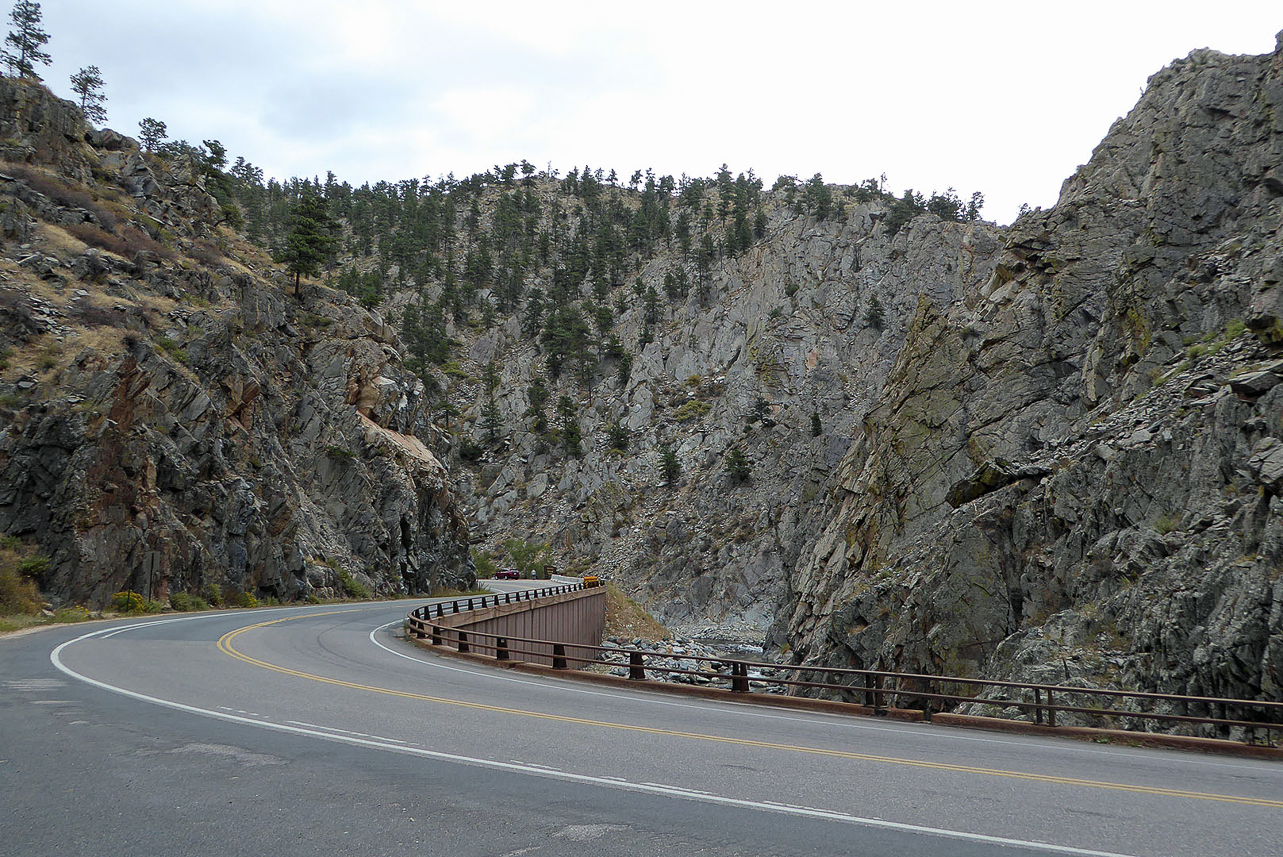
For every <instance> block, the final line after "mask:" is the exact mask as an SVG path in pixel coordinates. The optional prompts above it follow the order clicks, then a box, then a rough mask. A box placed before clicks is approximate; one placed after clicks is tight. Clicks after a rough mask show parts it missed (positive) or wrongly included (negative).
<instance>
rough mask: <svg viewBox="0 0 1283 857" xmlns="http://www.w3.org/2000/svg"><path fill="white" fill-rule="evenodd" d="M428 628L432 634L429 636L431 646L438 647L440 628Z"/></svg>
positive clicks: (436, 626) (438, 626) (439, 643)
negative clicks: (430, 637)
mask: <svg viewBox="0 0 1283 857" xmlns="http://www.w3.org/2000/svg"><path fill="white" fill-rule="evenodd" d="M428 627H429V630H430V631H431V632H432V634H431V636H432V645H434V646H439V645H441V626H440V625H430V626H428Z"/></svg>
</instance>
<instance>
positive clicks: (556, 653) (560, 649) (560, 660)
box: [552, 643, 566, 670]
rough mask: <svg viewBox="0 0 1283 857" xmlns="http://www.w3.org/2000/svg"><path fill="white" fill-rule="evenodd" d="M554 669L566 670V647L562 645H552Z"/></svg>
mask: <svg viewBox="0 0 1283 857" xmlns="http://www.w3.org/2000/svg"><path fill="white" fill-rule="evenodd" d="M552 668H553V669H555V670H564V669H566V647H565V645H564V644H562V643H553V644H552Z"/></svg>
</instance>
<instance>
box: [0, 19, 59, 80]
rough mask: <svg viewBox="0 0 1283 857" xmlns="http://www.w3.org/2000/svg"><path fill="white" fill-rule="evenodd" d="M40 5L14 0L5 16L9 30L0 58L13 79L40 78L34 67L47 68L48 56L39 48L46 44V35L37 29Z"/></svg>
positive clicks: (47, 35)
mask: <svg viewBox="0 0 1283 857" xmlns="http://www.w3.org/2000/svg"><path fill="white" fill-rule="evenodd" d="M40 18H41V12H40V4H39V3H35V2H32V0H18V2H17V3H15V4H13V11H12V12H10V13H9V22H10V23H11V24H12V25H13V29H12V30H10V31H9V35H7V36H5V39H4V44H5V47H4V49H3V50H2V51H0V57H2V58H3V60H4V62H5V63H7V64H8V66H9V73H10V74H12V75H13V76H14V77H30V78H33V79H35V80H39V79H40V75H38V74H36V65H37V64H40V65H49V63H50V62H51V61H52V57H50V56H49V54H47V53H45V52H44V51H42V50H41V49H40V48H41V47H42V46H43V45H44V44H45V43H46V42H48V41H49V34H48V33H46V32H45V31H44V30H42V29H40Z"/></svg>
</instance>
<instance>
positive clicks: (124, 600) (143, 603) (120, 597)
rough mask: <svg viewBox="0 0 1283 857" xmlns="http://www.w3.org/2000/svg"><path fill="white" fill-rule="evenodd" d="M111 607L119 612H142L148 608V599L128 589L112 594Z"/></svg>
mask: <svg viewBox="0 0 1283 857" xmlns="http://www.w3.org/2000/svg"><path fill="white" fill-rule="evenodd" d="M111 608H112V609H113V610H115V611H117V612H119V613H142V612H144V611H145V610H146V609H147V599H145V598H143V597H142V596H141V595H139V594H138V593H137V592H134V591H132V590H129V589H126V590H124V591H122V592H117V593H116V594H115V595H113V596H111Z"/></svg>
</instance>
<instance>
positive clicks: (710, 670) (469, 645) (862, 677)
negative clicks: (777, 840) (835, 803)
mask: <svg viewBox="0 0 1283 857" xmlns="http://www.w3.org/2000/svg"><path fill="white" fill-rule="evenodd" d="M440 606H441V605H431V606H427V607H421V608H418V609H417V610H415V611H414V612H413V613H411V614H410V616H409V617H408V618H407V620H406V625H407V630H408V631H409V633H410V634H411V635H413V636H414V637H417V638H420V639H423V640H425V641H426V642H429V643H431V644H432V645H433V646H450V647H453V648H454V649H456V650H457V651H460V652H475V653H479V654H488V655H491V656H493V657H494V658H495V659H496V660H500V661H520V660H522V659H523V656H525V657H526V658H532V659H533V658H535V657H539V656H542V657H544V658H546V657H547V654H546V653H547V652H548V651H549V649H550V650H551V652H552V658H553V668H554V669H571V665H572V664H575V665H576V666H575V667H574V668H575V669H579V668H580V667H583V666H589V665H592V664H599V665H600V664H605V665H608V666H615V667H621V666H622V667H626V668H627V669H628V678H629V679H631V680H634V681H645V680H646V679H647V673H648V672H651V673H665V674H667V675H678V676H689V677H691V680H692V681H693V680H695V679H698V680H700V681H701V682H703V683H705V684H706V685H707V686H713V687H721V688H723V689H729V690H731V691H733V692H736V693H753V692H754V685H756V686H758V687H761V688H770V687H774V688H778V689H779V690H777V691H776V692H780V691H782V692H784V693H787V694H789V695H790V696H797V695H800V694H801V693H802V692H805V691H812V692H813V691H836V692H838V693H839V694H841V695H842V696H844V697H847V698H845V699H841V700H838V701H842V702H854V700H855V699H861V700H862V704H863V706H864V707H865V708H867V709H871V710H872V713H873V714H875V715H882V714H886V713H887V712H888V710H891V709H903V708H907V709H909V710H916V711H918V712H920V713H921V716H922V718H923V719H924V720H926V721H927V722H930V721H931V716H932V714H933V713H945V712H946V708H947V707H956V706H961V705H976V706H987V707H991V708H996V709H1000V710H1005V709H1013V708H1014V709H1017V710H1018V711H1020V712H1022V713H1024V714H1026V715H1028V716H1029V717H1031V718H1032V722H1033V723H1035V724H1038V725H1045V726H1050V727H1054V726H1056V725H1057V722H1056V721H1057V715H1058V714H1081V715H1087V716H1089V717H1093V718H1105V719H1107V720H1110V721H1118V720H1122V721H1125V722H1136V721H1139V722H1145V721H1152V722H1158V723H1172V724H1184V725H1209V726H1213V727H1215V728H1216V729H1218V730H1221V731H1222V732H1223V733H1225V734H1228V733H1229V731H1230V730H1233V729H1242V730H1243V741H1244V742H1246V743H1260V740H1259V737H1258V735H1257V732H1258V730H1259V731H1262V732H1263V733H1264V736H1263V737H1264V740H1265V742H1266V743H1268V744H1271V745H1273V744H1274V743H1275V741H1276V739H1275V736H1273V735H1271V732H1283V702H1270V701H1263V700H1251V699H1226V698H1219V697H1206V696H1187V695H1182V694H1169V693H1147V692H1142V691H1126V690H1109V689H1105V688H1089V687H1071V686H1068V685H1050V684H1033V683H1029V682H1015V681H1001V680H997V679H971V678H961V677H958V676H940V675H925V674H922V673H901V672H892V671H889V670H866V669H851V668H841V667H823V666H803V665H781V664H772V663H762V662H758V661H748V660H741V659H736V658H726V657H707V656H696V655H685V654H665V653H662V652H652V651H645V650H642V649H626V648H619V647H607V646H586V645H582V644H579V643H563V642H558V641H555V640H539V639H532V638H526V637H513V636H505V635H500V634H488V633H483V632H480V631H468V630H462V629H456V628H452V627H450V626H448V625H446V624H444V623H438V622H432V621H431V618H432V617H431V616H429V615H427V614H426V613H425V610H426V611H428V612H430V611H431V609H432V607H436V608H438V612H437V616H438V617H442V616H443V615H453V614H452V613H450V611H447V612H446V614H442V613H441V612H440V610H439V608H440ZM572 652H581V653H585V654H591V657H583V656H581V655H576V654H573V653H572ZM615 658H626V662H625V661H624V660H614V659H615ZM658 659H663V660H670V661H671V660H678V661H684V662H691V663H695V664H706V665H707V668H703V669H700V668H697V669H689V668H686V667H682V666H677V667H674V666H665V665H662V664H657V663H655V661H656V660H658ZM764 671H766V672H770V673H785V674H787V675H786V676H785V675H767V674H765V672H764ZM804 675H805V676H807V678H803V676H804ZM832 678H837V679H839V680H838V681H833V680H829V679H832ZM817 679H822V680H817ZM842 679H845V681H842ZM967 690H970V691H971V692H970V693H967V692H963V691H967ZM1010 691H1014V692H1015V694H1010V693H1005V692H1010ZM995 693H996V694H998V695H994V694H995ZM980 694H990V695H987V696H981V695H980ZM1012 695H1015V696H1018V698H1010V696H1012ZM1097 700H1100V701H1101V703H1100V704H1093V703H1095V701H1097ZM906 702H908V703H909V704H908V705H905V703H906ZM1120 702H1123V703H1125V704H1130V705H1131V706H1133V708H1131V709H1128V708H1116V707H1106V705H1105V703H1109V704H1110V705H1111V706H1112V705H1115V704H1118V703H1120ZM854 704H856V705H859V704H861V703H854ZM1156 705H1161V706H1166V707H1167V708H1168V709H1174V710H1166V711H1155V710H1152V709H1153V708H1154V706H1156ZM1200 712H1205V713H1200ZM1218 712H1219V714H1218ZM1231 714H1232V715H1233V716H1231ZM1253 718H1256V719H1253Z"/></svg>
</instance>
